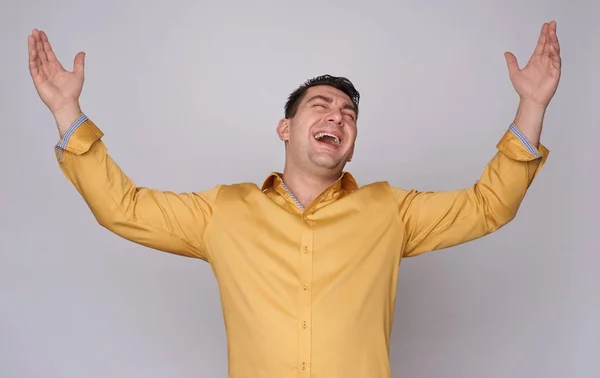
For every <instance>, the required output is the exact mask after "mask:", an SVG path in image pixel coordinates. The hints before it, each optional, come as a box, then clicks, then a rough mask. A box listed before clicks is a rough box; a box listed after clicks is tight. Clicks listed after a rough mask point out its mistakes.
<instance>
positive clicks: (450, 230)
mask: <svg viewBox="0 0 600 378" xmlns="http://www.w3.org/2000/svg"><path fill="white" fill-rule="evenodd" d="M496 148H497V152H496V154H495V155H494V156H493V158H492V159H491V160H490V161H489V162H488V164H487V165H486V166H485V168H484V170H483V173H482V174H481V176H480V178H479V179H478V180H477V181H476V182H475V183H474V184H473V185H472V186H470V187H468V188H464V189H459V190H448V191H419V190H415V189H412V190H405V189H402V188H396V187H391V190H392V193H393V195H394V198H395V200H396V203H397V206H398V214H399V218H400V222H401V223H402V225H403V227H404V229H405V232H406V243H405V250H404V256H406V257H410V256H415V255H419V254H421V253H423V252H428V251H433V250H439V249H442V248H448V247H452V246H456V245H459V244H462V243H465V242H468V241H471V240H474V239H477V238H480V237H483V236H485V235H487V234H490V233H492V232H494V231H496V230H498V229H500V228H501V227H503V226H504V225H506V224H507V223H508V222H510V221H511V220H512V219H514V217H515V216H516V215H517V211H518V210H519V207H520V205H521V203H522V201H523V199H524V198H525V195H526V192H527V190H528V189H529V187H530V185H531V184H532V182H533V181H534V179H535V178H536V176H537V174H538V173H539V172H540V170H541V169H542V167H543V166H544V164H545V162H546V160H547V158H548V155H549V150H548V149H547V148H546V147H545V146H544V145H542V144H538V147H537V148H536V147H534V146H533V144H532V143H530V141H528V140H527V138H526V137H525V136H524V135H523V134H522V133H521V131H520V130H519V129H518V128H517V127H516V126H515V125H514V124H511V125H510V127H509V130H507V131H506V132H505V134H504V135H503V136H502V138H501V139H500V141H499V142H498V144H497V145H496Z"/></svg>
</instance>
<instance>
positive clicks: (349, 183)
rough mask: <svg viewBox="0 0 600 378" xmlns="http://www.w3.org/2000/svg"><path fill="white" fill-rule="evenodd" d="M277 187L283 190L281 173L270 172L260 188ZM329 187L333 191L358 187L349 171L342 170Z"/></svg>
mask: <svg viewBox="0 0 600 378" xmlns="http://www.w3.org/2000/svg"><path fill="white" fill-rule="evenodd" d="M279 187H281V188H282V189H283V190H285V188H284V185H283V174H282V173H280V172H271V174H269V176H267V178H266V179H265V180H264V182H263V184H262V187H261V190H262V191H263V192H266V191H267V190H269V189H277V188H279ZM330 189H332V190H333V191H339V190H340V189H341V190H343V191H347V192H353V191H355V190H357V189H358V184H357V183H356V180H355V179H354V176H352V174H351V173H350V172H343V173H342V175H341V176H340V178H339V179H337V180H336V181H335V182H334V183H333V184H332V185H331V187H330Z"/></svg>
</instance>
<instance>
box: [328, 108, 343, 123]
mask: <svg viewBox="0 0 600 378" xmlns="http://www.w3.org/2000/svg"><path fill="white" fill-rule="evenodd" d="M343 119H344V117H343V115H342V112H341V111H340V109H336V108H334V109H332V110H331V112H329V114H328V115H327V122H331V123H335V124H336V125H341V124H342V120H343Z"/></svg>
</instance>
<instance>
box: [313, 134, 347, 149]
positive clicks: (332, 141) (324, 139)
mask: <svg viewBox="0 0 600 378" xmlns="http://www.w3.org/2000/svg"><path fill="white" fill-rule="evenodd" d="M315 139H316V140H317V141H319V142H321V143H327V144H329V145H331V146H335V147H339V145H340V142H341V140H340V138H339V137H337V136H335V135H333V134H331V133H327V132H321V133H317V134H315Z"/></svg>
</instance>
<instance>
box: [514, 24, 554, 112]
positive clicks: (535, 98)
mask: <svg viewBox="0 0 600 378" xmlns="http://www.w3.org/2000/svg"><path fill="white" fill-rule="evenodd" d="M504 56H505V58H506V63H507V65H508V72H509V77H510V80H511V82H512V84H513V86H514V88H515V90H516V91H517V93H518V95H519V97H520V98H521V101H525V102H529V103H532V104H536V105H538V106H541V107H544V108H545V107H547V106H548V104H549V103H550V100H551V99H552V97H553V96H554V94H555V93H556V89H557V87H558V82H559V81H560V74H561V57H560V45H559V43H558V37H557V35H556V22H555V21H552V22H546V23H544V25H543V26H542V31H541V33H540V36H539V39H538V43H537V46H536V47H535V51H534V52H533V55H532V56H531V58H530V59H529V62H527V65H526V66H525V67H524V68H522V69H521V68H519V65H518V63H517V58H515V56H514V55H513V54H512V53H510V52H506V53H504Z"/></svg>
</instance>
